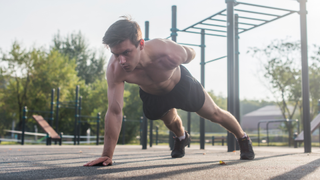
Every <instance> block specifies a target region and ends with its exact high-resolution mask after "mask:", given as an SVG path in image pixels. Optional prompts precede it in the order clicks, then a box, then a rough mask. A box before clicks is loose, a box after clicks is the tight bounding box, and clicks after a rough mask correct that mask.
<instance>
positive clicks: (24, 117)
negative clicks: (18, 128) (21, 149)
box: [21, 106, 28, 145]
mask: <svg viewBox="0 0 320 180" xmlns="http://www.w3.org/2000/svg"><path fill="white" fill-rule="evenodd" d="M27 112H28V110H27V106H25V107H24V108H23V110H22V134H21V145H24V130H25V126H26V119H27V116H26V113H27Z"/></svg>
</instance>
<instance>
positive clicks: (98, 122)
mask: <svg viewBox="0 0 320 180" xmlns="http://www.w3.org/2000/svg"><path fill="white" fill-rule="evenodd" d="M100 117H101V114H100V113H97V138H96V145H99V138H100V137H99V131H100Z"/></svg>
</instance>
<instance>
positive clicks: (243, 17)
mask: <svg viewBox="0 0 320 180" xmlns="http://www.w3.org/2000/svg"><path fill="white" fill-rule="evenodd" d="M221 15H222V16H227V15H226V14H221ZM238 18H242V19H250V20H256V21H269V20H268V19H257V18H251V17H245V16H238Z"/></svg>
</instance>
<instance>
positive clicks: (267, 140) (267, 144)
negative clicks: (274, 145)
mask: <svg viewBox="0 0 320 180" xmlns="http://www.w3.org/2000/svg"><path fill="white" fill-rule="evenodd" d="M267 146H269V122H267Z"/></svg>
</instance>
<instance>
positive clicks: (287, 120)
mask: <svg viewBox="0 0 320 180" xmlns="http://www.w3.org/2000/svg"><path fill="white" fill-rule="evenodd" d="M294 121H298V120H297V119H270V120H260V121H259V122H294Z"/></svg>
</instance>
